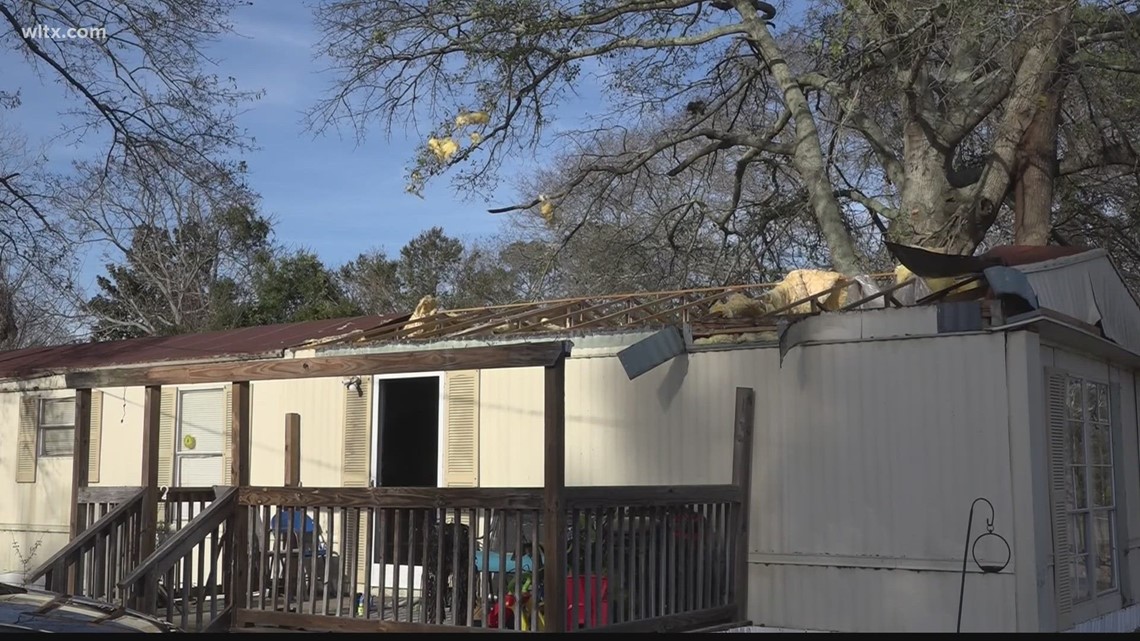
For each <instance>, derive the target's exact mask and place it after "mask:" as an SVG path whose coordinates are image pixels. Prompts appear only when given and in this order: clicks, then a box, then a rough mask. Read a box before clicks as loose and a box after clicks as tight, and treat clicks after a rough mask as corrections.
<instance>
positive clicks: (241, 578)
mask: <svg viewBox="0 0 1140 641" xmlns="http://www.w3.org/2000/svg"><path fill="white" fill-rule="evenodd" d="M231 400H232V402H233V416H232V417H231V419H232V420H231V422H230V425H231V429H232V430H233V433H232V434H231V435H230V448H231V449H230V484H231V485H235V486H237V487H239V488H240V487H248V486H249V468H250V460H249V452H250V447H249V445H250V443H249V440H250V422H251V418H252V417H251V414H252V408H251V407H250V403H249V381H234V383H233V387H232V389H231ZM230 525H232V526H233V531H232V533H231V532H227V535H228V537H227V538H229V544H230V549H229V550H227V556H228V557H229V563H228V564H227V565H228V569H229V576H228V577H225V578H226V579H227V580H226V581H225V585H226V602H227V603H229V604H232V605H233V612H234V613H236V612H237V611H238V610H240V609H243V608H245V607H246V606H247V603H246V601H247V599H248V598H249V591H248V590H247V589H246V588H247V585H246V583H247V577H248V571H249V559H250V556H249V553H250V547H251V546H252V543H253V542H252V540H251V538H250V531H249V507H248V506H244V505H242V504H241V503H240V502H239V503H238V504H237V505H236V507H235V508H234V516H233V520H232V521H231V522H230V524H229V525H227V526H226V528H227V530H229V528H230Z"/></svg>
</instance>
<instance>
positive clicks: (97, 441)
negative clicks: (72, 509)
mask: <svg viewBox="0 0 1140 641" xmlns="http://www.w3.org/2000/svg"><path fill="white" fill-rule="evenodd" d="M102 440H103V392H100V391H98V390H94V391H92V392H91V444H90V446H89V447H90V448H91V449H90V450H89V452H88V457H87V482H88V483H98V482H99V457H100V449H101V448H102V445H101V443H102Z"/></svg>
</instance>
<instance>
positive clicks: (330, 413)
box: [250, 378, 344, 487]
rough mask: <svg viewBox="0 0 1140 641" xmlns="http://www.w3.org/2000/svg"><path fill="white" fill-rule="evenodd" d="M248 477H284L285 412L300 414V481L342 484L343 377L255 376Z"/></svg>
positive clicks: (269, 481)
mask: <svg viewBox="0 0 1140 641" xmlns="http://www.w3.org/2000/svg"><path fill="white" fill-rule="evenodd" d="M250 404H251V405H252V412H253V422H252V425H251V426H250V429H251V431H252V435H251V437H250V452H251V453H250V457H251V458H252V459H253V464H252V467H251V468H250V482H251V483H253V484H254V485H281V484H283V483H284V482H285V415H286V414H289V413H291V412H295V413H297V414H300V415H301V484H302V485H304V486H306V487H337V486H339V485H340V468H341V458H342V456H343V454H344V452H343V449H344V433H343V432H344V384H343V383H342V382H341V379H340V378H314V379H298V380H288V381H255V382H253V383H251V384H250Z"/></svg>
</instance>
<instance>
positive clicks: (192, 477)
mask: <svg viewBox="0 0 1140 641" xmlns="http://www.w3.org/2000/svg"><path fill="white" fill-rule="evenodd" d="M225 402H226V397H225V390H223V389H194V390H181V391H179V393H178V432H177V435H178V436H177V439H176V441H175V470H176V472H175V473H176V475H177V476H176V477H175V483H177V484H178V485H179V486H182V487H203V486H211V485H217V484H218V483H221V482H222V478H223V465H222V450H223V448H224V447H225Z"/></svg>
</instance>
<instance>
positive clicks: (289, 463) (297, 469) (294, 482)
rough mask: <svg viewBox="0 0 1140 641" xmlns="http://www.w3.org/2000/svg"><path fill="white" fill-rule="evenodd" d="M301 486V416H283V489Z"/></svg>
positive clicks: (292, 414) (291, 414) (290, 414)
mask: <svg viewBox="0 0 1140 641" xmlns="http://www.w3.org/2000/svg"><path fill="white" fill-rule="evenodd" d="M300 486H301V415H300V414H294V413H292V412H290V413H289V414H286V415H285V487H300Z"/></svg>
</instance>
